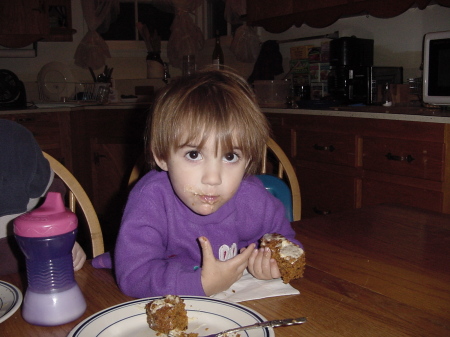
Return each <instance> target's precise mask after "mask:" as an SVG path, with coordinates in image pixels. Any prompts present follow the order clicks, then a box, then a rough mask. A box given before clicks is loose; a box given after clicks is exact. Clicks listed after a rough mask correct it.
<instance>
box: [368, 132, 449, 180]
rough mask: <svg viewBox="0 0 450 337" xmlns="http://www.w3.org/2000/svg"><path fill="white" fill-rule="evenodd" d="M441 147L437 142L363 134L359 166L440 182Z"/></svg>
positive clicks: (442, 170)
mask: <svg viewBox="0 0 450 337" xmlns="http://www.w3.org/2000/svg"><path fill="white" fill-rule="evenodd" d="M444 149H445V144H443V143H440V142H421V141H409V140H404V139H395V138H378V137H363V159H362V163H363V169H364V170H371V171H377V172H383V173H389V174H395V175H401V176H407V177H414V178H421V179H427V180H435V181H443V179H444Z"/></svg>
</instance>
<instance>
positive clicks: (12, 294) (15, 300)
mask: <svg viewBox="0 0 450 337" xmlns="http://www.w3.org/2000/svg"><path fill="white" fill-rule="evenodd" d="M22 299H23V296H22V293H21V291H20V290H19V289H18V288H17V287H16V286H13V285H12V284H10V283H7V282H4V281H0V323H1V322H4V321H6V320H7V319H8V318H9V317H10V316H12V314H14V313H15V312H16V311H17V309H19V307H20V305H21V304H22Z"/></svg>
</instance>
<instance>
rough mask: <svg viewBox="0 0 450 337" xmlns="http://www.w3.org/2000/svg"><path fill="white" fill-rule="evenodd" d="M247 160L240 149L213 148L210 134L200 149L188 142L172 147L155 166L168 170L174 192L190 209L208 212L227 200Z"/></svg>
mask: <svg viewBox="0 0 450 337" xmlns="http://www.w3.org/2000/svg"><path fill="white" fill-rule="evenodd" d="M247 162H248V160H247V159H246V158H244V156H243V154H242V152H241V150H240V149H238V148H235V149H234V150H233V152H231V153H222V152H221V150H220V149H219V151H218V152H217V155H216V151H215V143H214V139H213V137H210V138H209V139H208V141H207V142H206V143H205V145H204V146H203V148H202V149H201V151H200V150H199V149H198V147H197V144H187V145H186V146H183V147H181V148H178V149H176V150H175V151H172V153H171V154H170V157H169V159H168V161H167V162H165V161H160V160H157V163H158V166H159V167H161V168H162V169H163V170H165V171H168V172H169V177H170V181H171V184H172V187H173V189H174V191H175V193H176V194H177V196H178V197H179V198H180V199H181V200H182V201H183V203H184V204H185V205H186V206H187V207H189V208H190V209H191V210H192V211H193V212H195V213H197V214H200V215H208V214H211V213H214V212H215V211H217V210H218V209H219V208H220V207H221V206H222V205H224V204H225V203H226V202H227V201H228V200H230V199H231V198H232V197H233V196H234V194H235V193H236V191H237V190H238V188H239V185H240V183H241V181H242V178H243V177H244V174H245V168H246V165H247Z"/></svg>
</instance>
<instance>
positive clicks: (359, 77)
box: [328, 66, 403, 105]
mask: <svg viewBox="0 0 450 337" xmlns="http://www.w3.org/2000/svg"><path fill="white" fill-rule="evenodd" d="M386 83H389V84H401V83H403V67H374V66H368V67H364V66H356V67H349V66H337V67H332V68H331V71H330V76H329V78H328V90H329V93H330V95H331V96H332V97H333V98H334V99H336V100H339V101H341V102H342V103H343V104H367V105H377V104H381V103H382V97H381V92H382V90H381V88H384V87H385V86H386Z"/></svg>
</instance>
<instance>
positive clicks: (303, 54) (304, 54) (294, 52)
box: [291, 45, 314, 60]
mask: <svg viewBox="0 0 450 337" xmlns="http://www.w3.org/2000/svg"><path fill="white" fill-rule="evenodd" d="M313 47H314V46H312V45H308V46H296V47H291V59H293V60H304V59H308V54H309V50H310V49H311V48H313Z"/></svg>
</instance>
